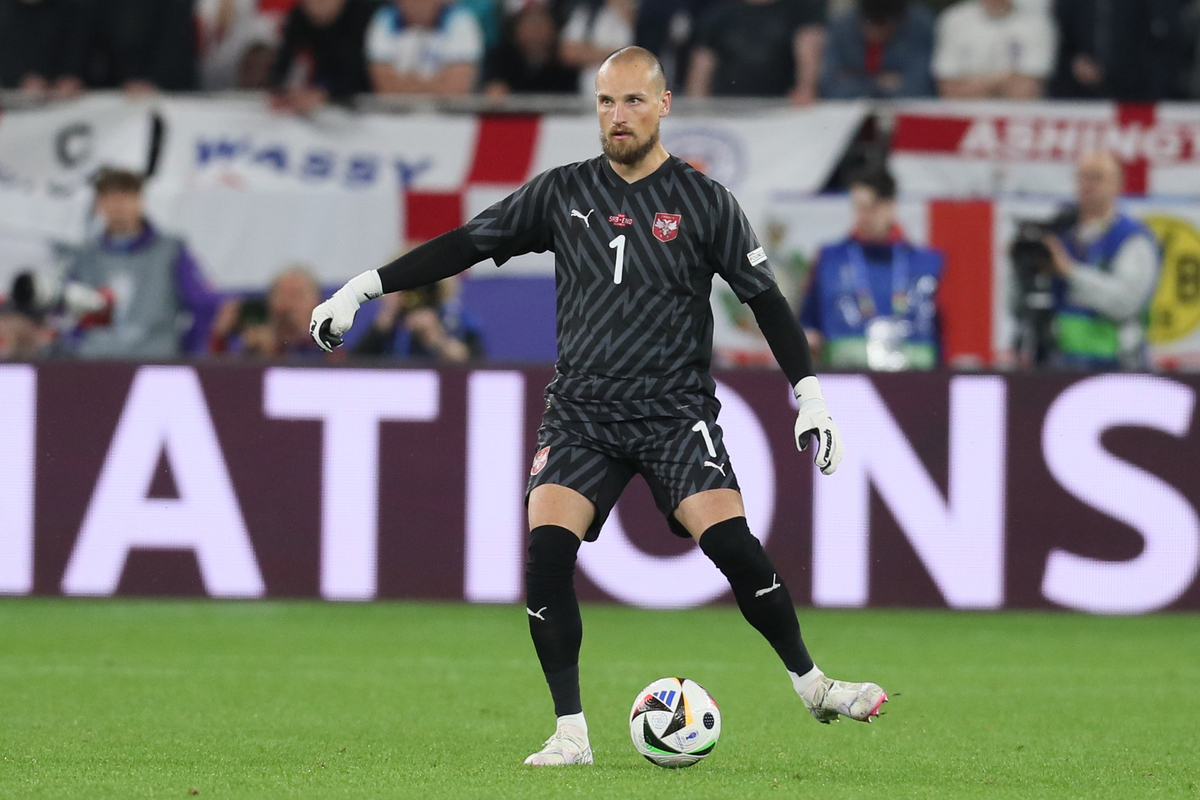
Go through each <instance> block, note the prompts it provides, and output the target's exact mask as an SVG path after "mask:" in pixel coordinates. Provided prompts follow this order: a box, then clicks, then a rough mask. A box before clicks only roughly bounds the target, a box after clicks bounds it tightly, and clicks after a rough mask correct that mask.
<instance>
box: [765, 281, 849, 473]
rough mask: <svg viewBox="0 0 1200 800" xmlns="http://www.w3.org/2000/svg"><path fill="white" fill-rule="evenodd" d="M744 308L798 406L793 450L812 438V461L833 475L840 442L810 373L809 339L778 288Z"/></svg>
mask: <svg viewBox="0 0 1200 800" xmlns="http://www.w3.org/2000/svg"><path fill="white" fill-rule="evenodd" d="M747 305H748V306H750V310H751V311H752V312H754V319H755V321H756V322H757V323H758V327H759V328H760V329H761V330H762V332H763V336H765V337H766V339H767V344H768V345H770V347H771V353H773V354H774V356H775V360H776V361H778V362H779V368H780V369H782V370H783V374H784V375H786V376H787V379H788V382H789V383H791V384H792V391H793V392H794V393H795V395H796V401H797V402H798V403H799V404H800V413H799V414H798V415H797V416H796V427H795V435H796V447H797V448H798V449H800V450H804V449H805V448H806V447H808V443H809V441H810V440H812V439H813V438H814V437H815V438H816V449H815V451H814V453H813V461H814V462H815V463H816V465H817V466H818V467H820V469H821V472H823V473H825V474H826V475H832V474H833V472H834V470H836V469H837V467H838V464H839V463H841V460H842V438H841V434H840V433H838V428H837V424H836V423H835V422H834V421H833V419H832V418H831V417H830V416H829V409H827V408H826V407H825V396H824V395H823V394H821V384H820V383H819V382H818V381H817V376H816V374H815V370H814V369H813V361H812V353H811V351H809V349H808V339H807V338H805V336H804V331H802V330H800V323H799V322H798V321H797V320H796V318H795V317H794V316H793V315H792V310H791V307H789V306H788V304H787V300H785V299H784V297H783V293H782V292H780V291H779V287H778V286H772V287H771V288H770V289H767V290H766V291H764V292H762V293H760V294H758V295H756V296H754V297H752V298H750V300H749V302H748V303H747Z"/></svg>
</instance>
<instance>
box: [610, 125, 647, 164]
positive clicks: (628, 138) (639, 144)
mask: <svg viewBox="0 0 1200 800" xmlns="http://www.w3.org/2000/svg"><path fill="white" fill-rule="evenodd" d="M658 128H659V125H658V119H657V118H655V120H654V127H653V129H652V130H651V131H649V133H647V134H642V135H639V134H638V133H637V132H636V131H634V130H633V129H632V128H630V127H629V126H627V125H621V124H616V125H612V126H611V127H610V128H609V129H608V130H606V131H605V130H602V131H600V147H601V148H602V149H603V150H604V155H605V156H606V157H607V158H608V160H609V161H612V162H613V163H614V164H621V165H623V166H634V165H636V164H640V163H641V161H642V159H644V158H645V157H646V156H647V155H649V154H650V151H651V150H653V149H654V146H655V145H656V144H658Z"/></svg>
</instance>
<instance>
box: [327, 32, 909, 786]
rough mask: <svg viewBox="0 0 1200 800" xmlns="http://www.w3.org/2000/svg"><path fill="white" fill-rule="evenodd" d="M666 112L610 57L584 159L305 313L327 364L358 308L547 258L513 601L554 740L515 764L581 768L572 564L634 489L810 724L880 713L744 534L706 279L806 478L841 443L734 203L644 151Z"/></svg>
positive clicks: (654, 81) (648, 82) (629, 51)
mask: <svg viewBox="0 0 1200 800" xmlns="http://www.w3.org/2000/svg"><path fill="white" fill-rule="evenodd" d="M670 110H671V93H670V92H669V91H667V90H666V84H665V81H664V80H663V73H662V66H661V65H660V64H659V62H658V60H657V59H656V58H655V57H654V55H653V54H651V53H650V52H649V51H648V50H644V49H642V48H640V47H627V48H624V49H622V50H618V51H617V52H615V53H613V54H612V55H611V56H609V57H608V59H607V60H606V61H605V62H604V63H603V65H602V66H601V68H600V72H599V74H598V75H597V78H596V111H597V114H598V116H599V118H600V142H601V146H602V148H603V151H604V154H603V155H602V156H599V157H597V158H593V159H591V160H589V161H583V162H580V163H577V164H570V165H567V166H564V167H557V168H555V169H551V170H549V171H547V172H544V173H542V174H541V175H539V176H537V177H536V178H534V179H533V180H531V181H530V182H529V183H527V184H525V185H524V186H523V187H521V188H520V189H518V190H517V191H516V192H515V193H513V194H512V195H511V196H509V197H507V198H505V199H504V200H501V201H500V202H499V203H496V204H495V205H494V206H492V207H491V208H489V209H487V210H486V211H484V212H483V213H481V214H480V215H479V216H477V217H475V219H473V220H471V221H470V222H468V223H467V224H466V225H465V226H463V227H461V228H457V229H455V230H453V231H450V232H449V233H446V234H444V235H442V236H439V237H437V238H435V239H432V240H430V241H429V242H426V243H425V244H423V245H421V246H419V247H416V248H414V249H413V250H412V251H410V252H409V253H407V254H406V255H404V256H401V257H400V258H399V259H397V260H396V261H393V262H392V263H390V264H388V265H387V266H385V267H382V268H380V269H379V270H371V271H369V272H364V273H363V274H361V275H359V276H357V277H355V278H353V279H352V280H351V281H350V282H349V283H347V284H346V285H345V286H344V287H342V288H341V289H339V290H338V291H337V292H336V293H335V294H334V295H333V297H331V298H330V299H329V300H327V301H326V302H324V303H322V304H321V305H319V306H317V308H316V309H315V310H314V311H313V316H312V325H311V331H312V335H313V337H314V338H315V339H316V340H317V343H318V344H319V345H320V346H321V347H323V348H325V349H327V350H328V349H330V348H331V347H333V346H336V345H337V344H339V343H340V341H341V334H342V333H344V332H345V331H346V330H347V329H349V327H350V325H351V323H352V322H353V320H354V315H355V312H357V311H358V308H359V305H360V304H361V303H362V302H364V301H366V300H368V299H371V298H375V297H379V296H380V295H381V294H384V293H386V292H395V291H400V290H404V289H412V288H415V287H418V286H422V285H425V284H428V283H432V282H434V281H436V280H440V279H442V278H445V277H447V276H449V275H453V274H455V273H458V272H461V271H462V270H465V269H467V268H468V267H470V266H471V265H473V264H475V263H477V262H479V261H482V260H484V259H485V258H491V259H492V260H494V261H495V262H496V263H497V264H498V265H501V264H503V263H504V262H505V261H507V260H508V259H510V258H512V257H513V256H515V255H519V254H521V253H528V252H545V251H546V250H552V251H554V253H555V273H556V280H557V285H558V302H557V306H558V308H557V311H558V363H557V365H556V369H555V375H554V379H553V380H552V381H551V382H550V385H549V386H548V387H547V388H546V410H545V414H544V416H543V420H542V425H541V428H540V429H539V431H538V441H537V445H538V450H537V454H536V455H535V456H534V459H533V468H532V470H531V471H530V476H529V485H528V489H527V493H526V502H527V505H528V514H529V526H530V534H529V558H528V561H527V563H526V567H525V595H526V602H527V609H526V613H527V614H528V616H529V630H530V633H531V635H532V637H533V643H534V648H535V649H536V651H537V655H538V659H539V661H540V662H541V666H542V670H543V672H544V674H545V676H546V682H547V683H548V684H549V687H550V695H551V697H552V699H553V701H554V713H555V714H556V716H557V717H558V724H557V728H556V730H555V733H554V735H553V736H551V737H550V738H549V739H548V740H547V741H546V744H545V747H544V748H543V749H542V750H540V751H538V752H536V753H534V754H533V755H531V756H529V758H528V759H526V761H525V763H526V764H532V765H558V764H591V763H592V750H591V746H590V745H589V743H588V733H587V722H586V720H585V719H584V715H583V706H582V704H581V702H580V698H579V645H580V642H581V640H582V637H583V623H582V620H581V618H580V614H579V604H578V602H577V601H576V597H575V587H574V573H575V559H576V555H577V552H578V550H579V547H580V543H581V542H583V541H594V540H595V539H596V537H597V536H598V535H599V533H600V528H601V526H602V525H603V524H604V521H605V519H606V518H607V516H608V514H609V512H610V511H611V510H612V507H613V505H614V504H615V503H616V501H617V497H618V496H619V495H620V493H621V491H622V490H623V489H624V487H625V485H626V484H627V483H628V482H629V481H630V480H631V479H632V477H633V476H634V475H635V474H640V475H642V476H643V477H644V478H645V480H646V482H647V483H648V484H649V485H650V489H651V492H652V493H653V495H654V498H655V501H656V503H657V505H658V507H659V509H660V510H661V511H662V512H663V514H664V515H665V516H666V518H667V523H668V526H669V527H670V529H671V531H672V532H674V533H675V534H677V535H679V536H684V537H688V536H690V537H692V538H693V539H695V540H696V542H697V543H699V545H700V549H701V550H702V551H703V552H704V554H705V555H707V556H708V557H709V558H710V559H712V561H713V563H714V564H716V566H717V567H718V568H719V569H720V570H721V572H722V573H724V574H725V576H726V578H728V580H729V583H730V585H731V587H732V588H733V595H734V597H735V598H736V600H737V603H738V607H739V608H740V609H741V611H742V614H743V615H744V616H745V617H746V619H747V621H749V622H750V624H751V625H753V626H754V627H755V628H756V629H757V630H758V631H759V632H760V633H761V634H762V635H763V636H764V637H765V638H766V639H767V641H768V642H769V643H770V644H771V646H772V647H774V648H775V651H776V653H778V654H779V657H780V659H782V661H783V664H784V666H785V667H786V668H787V671H788V673H789V674H790V676H791V680H792V684H793V686H794V687H795V689H796V692H797V693H798V694H799V695H800V698H801V699H802V700H803V702H804V705H805V707H806V708H807V709H808V710H809V712H810V713H811V714H812V715H813V716H814V717H816V718H817V720H819V721H820V722H832V721H834V720H836V719H838V717H839V715H842V716H847V717H850V718H851V719H856V720H860V721H864V722H869V721H870V720H871V718H872V717H874V716H877V715H878V714H879V709H880V707H881V706H882V705H883V703H884V702H886V701H887V695H886V694H884V692H883V690H882V689H881V688H880V687H879V686H877V685H875V684H873V683H847V682H843V681H834V680H830V679H829V678H827V677H825V674H824V673H823V672H821V670H820V669H818V668H817V667H816V666H815V665H814V664H813V660H812V658H811V657H810V656H809V654H808V650H807V649H806V648H805V646H804V642H803V640H802V639H801V637H800V625H799V623H798V622H797V619H796V611H795V608H794V606H793V605H792V599H791V596H790V595H789V594H788V590H787V587H786V586H784V584H783V582H782V581H781V580H780V579H779V575H778V573H777V572H776V571H775V567H774V566H773V565H772V563H771V559H770V557H768V556H767V554H766V552H765V551H764V550H763V548H762V545H760V544H759V541H758V539H756V538H754V536H753V534H751V533H750V529H749V527H748V526H747V524H746V516H745V511H744V509H743V507H742V497H741V494H740V492H739V491H738V483H737V478H736V477H735V476H734V473H733V468H732V465H731V464H730V463H729V457H728V455H727V454H726V452H725V443H724V441H723V439H722V435H721V428H720V426H719V425H718V424H717V412H718V410H719V408H720V404H719V403H718V402H717V399H716V397H715V396H714V393H713V392H714V383H713V379H712V376H711V375H710V372H709V363H710V360H711V354H712V329H713V321H712V313H711V310H710V306H709V294H710V291H711V287H712V276H713V274H714V273H717V274H720V275H721V276H722V277H723V278H724V279H725V280H726V281H728V282H729V285H730V286H731V287H732V288H733V290H734V291H735V292H736V293H737V295H738V297H739V298H740V299H741V300H742V302H745V303H748V304H749V306H750V308H751V310H752V311H753V313H754V315H755V319H756V320H757V322H758V324H759V326H760V327H761V328H762V331H763V333H764V335H765V336H766V338H767V341H768V343H769V344H770V346H771V350H772V352H773V353H774V355H775V357H776V360H777V361H778V362H779V365H780V367H781V368H782V370H783V372H784V374H785V375H786V376H787V379H788V381H789V382H790V383H791V385H792V387H793V389H794V391H795V395H796V399H797V401H798V402H799V408H800V412H799V416H798V417H797V419H796V425H795V438H796V444H797V446H798V447H800V448H801V449H804V448H805V447H807V446H808V444H809V443H810V440H811V441H812V443H813V445H814V451H815V452H814V457H815V459H816V464H817V465H818V466H819V467H820V469H821V471H822V472H823V473H825V474H830V473H832V472H833V471H834V470H835V469H836V468H837V465H838V462H839V461H840V460H841V457H842V444H841V441H840V439H839V434H838V429H837V426H836V425H835V424H834V423H833V420H832V419H830V417H829V412H828V411H827V410H826V407H825V400H824V398H823V396H822V395H821V387H820V386H819V385H818V383H817V378H816V376H815V375H814V374H813V367H812V358H811V355H810V354H809V350H808V344H807V342H806V340H805V338H804V334H803V333H802V332H801V331H800V328H799V325H798V324H797V322H796V320H795V318H794V317H793V316H792V313H791V310H790V309H789V307H788V304H787V301H786V300H784V298H783V295H782V294H781V293H780V291H779V289H778V287H777V286H776V285H775V279H774V277H773V276H772V273H771V270H770V267H769V266H768V265H767V259H766V256H765V255H764V254H763V249H762V247H760V246H759V243H758V239H757V238H756V237H755V235H754V231H752V230H751V228H750V225H749V223H748V222H747V221H746V218H745V216H744V215H743V214H742V211H741V209H740V208H739V206H738V204H737V201H736V200H734V198H733V195H732V194H730V193H729V191H728V190H727V189H725V188H724V187H723V186H721V185H720V184H718V183H717V182H716V181H713V180H712V179H710V178H708V177H706V176H705V175H704V174H703V173H701V172H699V171H698V170H696V169H693V168H692V167H691V166H689V165H688V164H686V163H684V162H683V161H681V160H680V159H678V158H675V157H673V156H671V155H669V154H668V153H667V151H666V150H665V149H664V148H663V146H662V143H661V142H660V141H659V135H658V134H659V122H660V120H661V119H662V118H663V117H665V116H666V115H667V113H668V112H669V111H670Z"/></svg>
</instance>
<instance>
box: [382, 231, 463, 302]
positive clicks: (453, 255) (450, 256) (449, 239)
mask: <svg viewBox="0 0 1200 800" xmlns="http://www.w3.org/2000/svg"><path fill="white" fill-rule="evenodd" d="M482 260H483V256H482V255H481V254H480V253H479V251H478V250H476V249H475V245H474V244H472V242H471V237H470V236H468V235H467V229H466V228H455V229H454V230H452V231H450V232H449V233H443V234H442V235H441V236H437V237H434V238H433V239H430V240H429V241H428V242H425V243H424V244H422V245H419V246H417V247H414V248H413V249H412V250H409V251H408V252H407V253H405V254H404V255H402V256H400V257H399V258H397V259H396V260H395V261H393V262H391V263H390V264H388V265H386V266H383V267H380V268H379V283H380V284H381V285H382V286H383V293H384V294H388V293H390V292H399V291H403V290H405V289H416V288H417V287H419V286H428V285H429V284H431V283H437V282H438V281H440V280H442V279H443V278H449V277H450V276H451V275H457V274H458V273H460V272H462V271H463V270H465V269H467V268H469V267H471V266H473V265H475V264H477V263H479V262H480V261H482Z"/></svg>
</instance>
